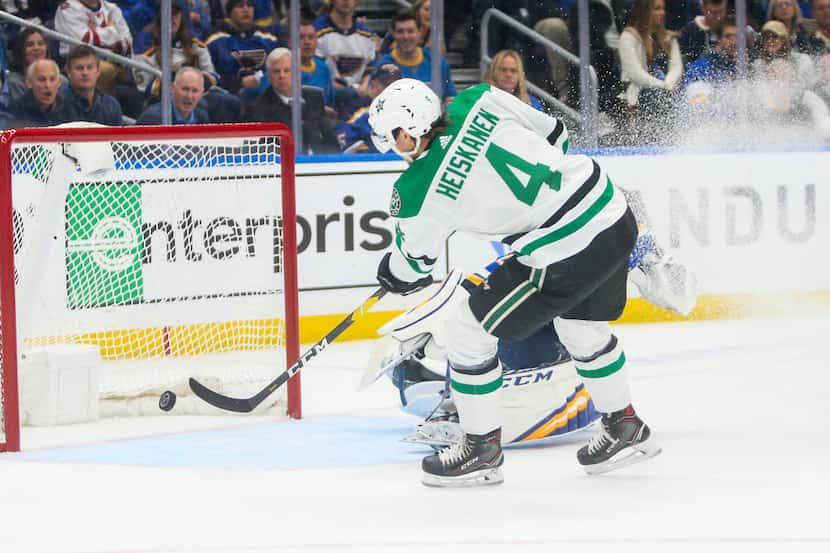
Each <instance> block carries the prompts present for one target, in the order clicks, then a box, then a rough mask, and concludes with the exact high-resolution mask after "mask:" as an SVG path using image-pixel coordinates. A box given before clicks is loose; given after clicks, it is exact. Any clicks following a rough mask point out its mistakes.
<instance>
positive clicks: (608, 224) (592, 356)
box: [370, 79, 660, 486]
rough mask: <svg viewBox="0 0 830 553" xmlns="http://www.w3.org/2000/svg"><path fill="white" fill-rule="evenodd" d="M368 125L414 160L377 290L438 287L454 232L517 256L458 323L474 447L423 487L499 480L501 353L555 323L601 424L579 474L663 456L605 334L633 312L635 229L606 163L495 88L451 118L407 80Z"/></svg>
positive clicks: (459, 366)
mask: <svg viewBox="0 0 830 553" xmlns="http://www.w3.org/2000/svg"><path fill="white" fill-rule="evenodd" d="M370 124H371V125H372V128H373V131H374V133H375V134H376V146H378V149H379V150H380V151H388V150H389V149H390V148H392V149H394V150H395V151H396V152H397V153H398V154H400V155H402V156H403V157H405V158H407V159H408V160H410V161H411V165H410V166H409V168H408V169H407V170H406V171H405V172H404V173H403V174H402V175H401V177H400V178H399V179H398V180H397V182H396V183H395V186H394V189H393V193H392V201H391V204H390V214H391V215H392V216H393V217H395V219H396V237H395V247H394V248H393V249H392V251H391V252H389V253H387V254H386V255H385V256H384V257H383V259H382V261H381V263H380V265H379V267H378V280H379V281H380V283H381V285H382V286H384V287H385V288H387V289H388V290H389V291H391V292H393V293H399V294H408V293H412V292H414V291H417V290H419V289H421V288H423V287H424V286H427V285H428V284H430V283H431V282H432V277H431V276H430V273H431V272H432V269H433V267H434V264H435V262H436V260H437V257H438V254H439V252H440V251H441V247H442V245H443V243H444V241H445V240H446V239H447V237H449V236H450V235H451V234H452V233H454V232H456V231H464V232H468V233H472V234H474V235H479V236H483V237H488V238H493V237H498V239H500V240H502V241H503V242H505V243H507V244H510V245H511V247H512V249H513V251H514V252H515V253H516V255H515V256H513V257H511V258H510V259H509V260H507V261H506V262H505V263H504V264H503V265H502V266H501V267H499V268H498V269H496V270H495V271H493V272H492V273H491V274H490V275H489V276H488V278H487V280H486V281H484V282H483V283H482V284H481V285H480V286H478V287H477V288H476V289H475V290H474V291H473V293H472V294H471V295H470V299H469V301H468V302H463V303H461V304H460V305H459V307H458V309H456V310H455V312H454V313H453V316H452V320H451V323H450V331H449V337H448V354H449V361H450V380H451V387H452V389H453V396H454V400H455V404H456V406H457V408H458V413H459V418H460V422H461V426H462V428H463V429H464V432H465V438H464V440H462V441H460V442H459V443H457V444H455V445H453V446H450V447H448V448H446V449H444V450H442V451H440V452H439V453H437V454H435V455H431V456H428V457H426V458H425V459H424V460H423V463H422V469H423V482H424V483H425V484H428V485H435V486H456V485H478V484H488V483H498V482H501V481H502V480H503V476H502V473H501V466H502V464H503V461H504V456H503V453H502V450H501V437H500V434H501V424H500V420H499V409H498V406H499V394H500V391H501V386H502V371H501V365H500V363H499V361H498V358H497V356H496V344H497V342H498V339H499V338H504V339H507V340H516V339H521V338H523V337H525V336H528V335H530V334H531V333H533V332H534V331H536V330H537V329H539V328H540V327H542V326H543V325H545V324H546V323H548V322H549V321H550V320H554V324H555V326H556V330H557V332H558V333H559V336H560V339H561V340H562V343H563V344H564V345H565V347H566V348H567V349H568V351H570V352H571V354H572V356H573V358H574V365H575V367H576V370H577V372H578V374H579V375H580V377H581V378H582V380H583V382H584V384H585V387H586V388H587V389H588V391H589V393H590V394H591V396H592V398H593V401H594V404H595V405H596V407H597V409H598V410H599V411H600V412H602V413H603V417H602V423H601V429H600V431H599V432H598V433H597V434H596V435H595V436H594V437H593V438H592V439H591V440H590V442H589V443H588V444H587V445H585V446H584V447H582V448H581V449H580V450H579V452H578V454H577V458H578V460H579V462H580V464H582V465H583V466H584V467H585V470H586V471H587V472H589V473H600V472H605V471H607V470H611V469H614V468H619V467H621V466H625V465H628V464H631V463H633V462H637V461H640V460H643V459H646V458H648V457H652V456H654V455H656V454H657V453H659V451H660V448H659V447H658V446H657V445H656V444H655V442H654V440H653V439H652V438H651V432H650V430H649V428H648V426H646V425H645V423H644V422H643V421H642V420H641V419H640V418H639V417H638V416H637V414H636V413H635V411H634V408H633V407H632V405H631V399H630V392H629V389H628V382H627V377H626V368H625V355H624V354H623V351H622V347H621V345H620V344H619V342H618V340H617V339H616V337H614V336H613V334H612V333H611V331H610V328H609V326H608V323H607V321H610V320H614V319H616V318H618V317H619V316H620V314H621V313H622V310H623V307H624V305H625V301H626V276H627V275H626V273H627V267H626V265H627V260H628V257H629V253H630V252H631V250H632V248H633V246H634V243H635V241H636V238H637V228H636V222H635V219H634V216H633V214H632V213H631V211H630V209H629V208H628V205H627V203H626V200H625V198H624V196H623V194H622V193H621V192H620V191H619V190H618V189H616V188H615V187H614V185H613V184H612V182H611V180H610V179H609V178H608V176H607V175H606V174H605V172H604V171H603V170H602V169H601V168H600V167H599V165H598V164H597V163H596V162H594V161H593V160H592V159H590V158H588V157H585V156H578V155H567V156H566V155H565V154H564V149H565V148H563V144H562V141H563V140H564V136H565V133H564V132H563V130H564V126H563V125H562V123H561V122H560V121H558V120H556V119H553V118H551V117H549V116H547V115H545V114H542V113H541V112H538V111H536V110H534V109H532V108H530V107H529V106H527V105H525V104H524V103H522V102H520V101H518V100H517V99H515V98H514V97H512V96H510V95H509V94H506V93H503V92H501V91H499V90H496V89H491V88H490V87H489V86H488V85H479V86H476V87H473V88H470V89H467V90H465V91H464V92H462V93H461V94H459V96H458V97H456V99H455V100H454V101H453V103H452V104H451V105H450V107H449V109H448V113H447V114H446V115H442V113H441V108H440V100H439V99H438V98H437V96H435V94H434V93H433V92H432V91H431V90H430V89H429V88H428V87H427V86H426V85H424V84H423V83H421V82H420V81H415V80H412V79H403V80H400V81H397V82H396V83H394V84H393V85H391V86H389V87H388V88H387V89H386V90H385V91H384V92H383V93H381V94H380V95H379V96H378V97H377V98H375V100H374V101H373V102H372V105H371V106H370Z"/></svg>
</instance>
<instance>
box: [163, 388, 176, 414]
mask: <svg viewBox="0 0 830 553" xmlns="http://www.w3.org/2000/svg"><path fill="white" fill-rule="evenodd" d="M174 405H176V394H175V393H173V392H171V391H170V390H167V391H166V392H164V393H163V394H161V397H159V409H161V410H162V411H170V410H171V409H172V408H173V406H174Z"/></svg>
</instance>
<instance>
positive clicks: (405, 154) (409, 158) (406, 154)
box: [392, 136, 421, 163]
mask: <svg viewBox="0 0 830 553" xmlns="http://www.w3.org/2000/svg"><path fill="white" fill-rule="evenodd" d="M414 138H415V146H414V147H413V148H412V150H411V151H409V152H402V151H400V150H398V145H397V144H396V143H395V141H394V140H392V151H393V152H395V153H396V154H398V155H399V156H401V157H402V158H404V159H405V160H406V161H408V162H409V163H412V162H413V161H414V159H413V157H412V156H413V155H415V152H417V151H418V148H420V147H421V137H420V136H416V137H414Z"/></svg>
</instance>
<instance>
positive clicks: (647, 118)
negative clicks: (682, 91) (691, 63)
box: [620, 0, 683, 124]
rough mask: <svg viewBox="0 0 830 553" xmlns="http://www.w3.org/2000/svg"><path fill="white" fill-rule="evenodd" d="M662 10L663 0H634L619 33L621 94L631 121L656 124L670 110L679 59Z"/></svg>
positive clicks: (680, 74)
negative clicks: (626, 22) (622, 89)
mask: <svg viewBox="0 0 830 553" xmlns="http://www.w3.org/2000/svg"><path fill="white" fill-rule="evenodd" d="M665 14H666V11H665V3H664V0H636V2H635V4H634V7H633V8H632V9H631V14H630V16H629V26H628V27H626V28H625V30H624V31H623V33H622V34H621V35H620V62H621V64H622V82H623V86H624V87H625V91H624V92H623V97H624V99H625V102H626V105H627V106H628V109H629V114H630V116H631V118H632V121H633V122H637V123H646V124H648V123H653V124H657V123H658V121H659V120H660V119H661V118H662V117H663V116H664V115H665V116H667V117H668V118H669V119H670V117H669V116H670V114H671V113H673V108H674V104H675V94H674V91H675V89H676V88H677V85H678V83H679V82H680V79H681V78H682V77H683V60H682V58H681V56H680V47H679V46H678V44H677V39H676V38H675V36H674V33H672V32H671V31H668V30H666V28H665V26H664V20H665Z"/></svg>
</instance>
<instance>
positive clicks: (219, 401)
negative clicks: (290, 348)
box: [189, 287, 386, 413]
mask: <svg viewBox="0 0 830 553" xmlns="http://www.w3.org/2000/svg"><path fill="white" fill-rule="evenodd" d="M385 294H386V289H385V288H383V287H381V288H378V289H377V290H375V291H374V292H372V295H371V296H369V297H368V298H366V300H365V301H364V302H363V303H362V304H360V307H358V308H357V309H355V310H354V311H352V312H351V313H349V314H348V315H347V316H346V318H345V319H343V320H342V321H340V323H339V324H338V325H337V326H336V327H334V328H333V329H332V330H330V331H329V333H328V334H326V335H325V336H323V338H322V339H320V341H318V342H317V343H316V344H314V345H313V346H311V348H309V349H308V350H306V352H305V353H303V354H302V355H301V356H300V358H299V359H297V361H296V362H295V363H294V364H293V365H291V366H290V367H288V368H287V369H286V370H285V371H283V372H282V374H280V375H279V376H278V377H277V378H275V379H274V380H272V381H271V382H270V383H269V384H268V385H267V386H265V388H263V389H262V390H260V391H259V392H257V393H256V394H254V395H253V396H251V397H249V398H233V397H228V396H225V395H222V394H220V393H219V392H214V391H213V390H211V389H210V388H208V387H206V386H205V385H204V384H202V383H201V382H199V381H198V380H196V379H195V378H191V379H190V381H189V382H190V389H191V390H193V393H194V394H196V395H197V396H199V397H200V398H202V399H203V400H204V401H206V402H207V403H210V404H211V405H213V406H214V407H218V408H219V409H224V410H225V411H234V412H236V413H250V412H251V411H253V410H254V409H256V406H257V405H259V404H260V403H262V402H263V401H265V398H267V397H268V396H270V395H271V394H273V393H274V392H275V391H276V390H277V388H279V387H280V386H282V385H283V384H285V383H286V382H287V381H288V379H289V378H291V377H292V376H294V375H295V374H296V373H297V372H299V370H300V369H302V368H303V367H305V365H306V363H308V362H309V361H311V360H312V359H313V358H314V357H317V355H318V354H319V353H320V352H322V351H323V350H324V349H326V347H328V345H329V344H330V343H332V342H333V341H334V340H336V339H337V338H338V337H339V336H340V335H341V334H343V332H345V331H346V329H348V328H349V327H350V326H352V325H353V324H354V323H355V322H357V321H359V320H360V319H362V318H363V317H364V316H365V315H366V313H367V312H368V311H369V310H370V309H371V308H372V306H374V305H375V304H376V303H377V302H379V301H380V299H381V298H382V297H383V296H384V295H385Z"/></svg>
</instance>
